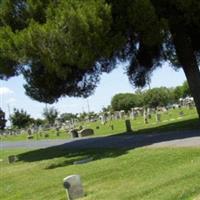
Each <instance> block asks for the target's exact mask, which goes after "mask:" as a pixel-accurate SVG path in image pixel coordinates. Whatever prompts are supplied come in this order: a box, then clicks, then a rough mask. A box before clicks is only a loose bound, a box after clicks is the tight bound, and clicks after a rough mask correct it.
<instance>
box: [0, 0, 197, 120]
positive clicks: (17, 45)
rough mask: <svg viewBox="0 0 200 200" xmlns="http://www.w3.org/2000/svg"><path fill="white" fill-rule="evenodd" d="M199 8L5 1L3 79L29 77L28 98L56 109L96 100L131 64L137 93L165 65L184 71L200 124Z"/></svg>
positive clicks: (0, 47) (128, 0)
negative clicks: (107, 81) (65, 102)
mask: <svg viewBox="0 0 200 200" xmlns="http://www.w3.org/2000/svg"><path fill="white" fill-rule="evenodd" d="M199 12H200V1H199V0H173V1H169V0H162V1H158V0H124V1H121V0H96V1H93V0H76V1H72V0H59V1H55V0H44V1H41V0H38V1H32V0H2V1H0V77H1V78H4V79H5V78H8V77H11V76H14V75H17V74H23V75H24V77H25V80H26V84H25V89H26V93H27V95H29V96H30V97H32V98H33V99H36V100H38V101H42V102H47V103H53V102H54V101H56V100H58V98H60V97H62V96H65V95H68V96H82V97H87V96H89V95H91V94H92V93H93V91H94V89H95V87H96V85H97V84H98V82H99V79H100V75H101V74H102V73H103V72H110V71H111V70H112V69H114V68H115V66H116V62H118V61H127V60H129V61H130V64H129V65H128V66H127V75H128V77H129V80H130V82H131V83H132V84H133V85H135V86H144V85H145V84H146V83H148V82H149V77H150V75H151V72H152V71H153V70H154V69H156V68H157V67H158V66H160V65H162V63H163V62H166V61H167V62H169V63H171V65H172V66H174V67H176V68H177V67H178V68H180V67H182V68H183V70H184V72H185V75H186V77H187V80H188V84H189V88H190V91H191V94H192V96H193V97H194V101H195V104H196V107H197V111H198V113H199V116H200V92H199V91H200V71H199V67H198V63H199V61H200V15H199Z"/></svg>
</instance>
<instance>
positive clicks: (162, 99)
mask: <svg viewBox="0 0 200 200" xmlns="http://www.w3.org/2000/svg"><path fill="white" fill-rule="evenodd" d="M144 102H145V105H147V106H149V107H151V108H156V107H158V106H167V105H168V104H170V103H173V93H172V91H171V90H170V89H168V88H166V87H160V88H153V89H150V90H147V91H146V92H145V93H144Z"/></svg>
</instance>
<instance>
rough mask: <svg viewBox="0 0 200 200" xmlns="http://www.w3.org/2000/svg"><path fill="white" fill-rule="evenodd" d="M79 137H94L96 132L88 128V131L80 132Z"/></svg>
mask: <svg viewBox="0 0 200 200" xmlns="http://www.w3.org/2000/svg"><path fill="white" fill-rule="evenodd" d="M78 135H79V137H86V136H90V135H94V131H93V129H90V128H87V129H83V130H81V131H79V132H78Z"/></svg>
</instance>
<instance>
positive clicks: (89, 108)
mask: <svg viewBox="0 0 200 200" xmlns="http://www.w3.org/2000/svg"><path fill="white" fill-rule="evenodd" d="M87 106H88V113H90V105H89V100H88V99H87Z"/></svg>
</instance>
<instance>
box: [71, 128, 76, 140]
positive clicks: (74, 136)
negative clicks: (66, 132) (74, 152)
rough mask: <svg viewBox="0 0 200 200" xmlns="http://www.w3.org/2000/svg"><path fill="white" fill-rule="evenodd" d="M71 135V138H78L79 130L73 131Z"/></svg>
mask: <svg viewBox="0 0 200 200" xmlns="http://www.w3.org/2000/svg"><path fill="white" fill-rule="evenodd" d="M70 135H71V138H77V137H78V130H77V129H71V130H70Z"/></svg>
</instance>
